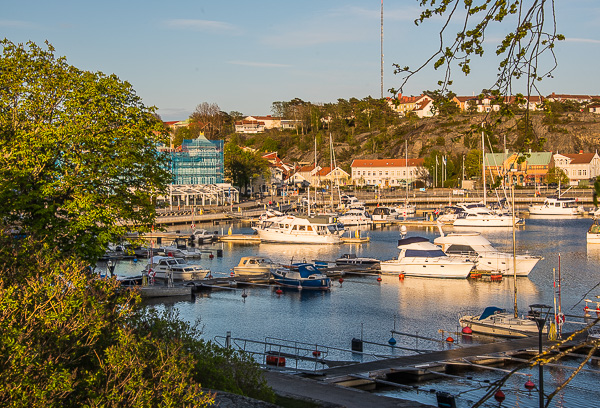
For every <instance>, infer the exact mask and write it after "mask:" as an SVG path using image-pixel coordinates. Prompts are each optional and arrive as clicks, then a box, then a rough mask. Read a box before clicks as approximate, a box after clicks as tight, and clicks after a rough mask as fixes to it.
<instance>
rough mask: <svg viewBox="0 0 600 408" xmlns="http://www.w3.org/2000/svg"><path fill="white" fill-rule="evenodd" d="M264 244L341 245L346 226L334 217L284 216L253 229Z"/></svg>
mask: <svg viewBox="0 0 600 408" xmlns="http://www.w3.org/2000/svg"><path fill="white" fill-rule="evenodd" d="M252 229H253V230H254V231H256V233H257V234H258V236H259V238H260V240H261V241H262V242H278V243H290V244H339V243H341V242H342V239H341V236H342V234H343V233H344V231H345V229H344V226H343V225H342V224H340V223H338V222H336V220H335V218H334V217H306V216H300V215H298V216H294V215H284V216H281V217H272V218H269V219H267V220H264V221H262V222H261V223H260V224H258V225H256V226H254V227H252Z"/></svg>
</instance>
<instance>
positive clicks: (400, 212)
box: [394, 203, 417, 217]
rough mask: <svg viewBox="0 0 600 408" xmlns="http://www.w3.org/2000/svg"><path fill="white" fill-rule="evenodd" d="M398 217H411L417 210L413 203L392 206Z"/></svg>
mask: <svg viewBox="0 0 600 408" xmlns="http://www.w3.org/2000/svg"><path fill="white" fill-rule="evenodd" d="M394 210H395V211H396V214H397V216H399V217H412V216H414V215H415V213H416V212H417V206H415V205H413V204H408V203H405V204H400V205H398V206H396V207H395V208H394Z"/></svg>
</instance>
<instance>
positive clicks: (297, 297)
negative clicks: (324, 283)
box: [271, 284, 331, 301]
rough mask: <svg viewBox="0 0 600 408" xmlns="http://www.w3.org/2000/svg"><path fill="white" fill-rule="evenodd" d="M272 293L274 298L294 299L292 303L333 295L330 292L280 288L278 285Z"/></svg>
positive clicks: (274, 286)
mask: <svg viewBox="0 0 600 408" xmlns="http://www.w3.org/2000/svg"><path fill="white" fill-rule="evenodd" d="M278 290H281V293H278ZM271 292H272V295H273V296H285V297H286V299H292V301H310V300H314V299H321V298H325V297H329V296H330V295H331V291H330V290H310V289H306V290H298V289H297V288H290V287H285V286H279V285H277V284H275V285H273V286H272V287H271Z"/></svg>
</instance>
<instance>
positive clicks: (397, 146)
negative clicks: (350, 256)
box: [284, 112, 600, 168]
mask: <svg viewBox="0 0 600 408" xmlns="http://www.w3.org/2000/svg"><path fill="white" fill-rule="evenodd" d="M496 120H498V122H499V123H498V125H497V127H496V129H494V131H493V133H492V137H491V138H490V142H491V144H492V145H493V147H494V150H495V151H502V149H503V147H504V146H506V148H508V149H509V150H511V151H513V150H519V149H521V150H523V149H524V148H525V149H528V148H532V150H534V151H536V150H537V151H542V150H543V151H553V152H556V151H559V152H564V153H576V152H578V151H580V150H583V151H585V152H593V151H595V150H598V149H599V148H600V115H596V114H592V113H579V112H578V113H565V114H562V115H559V116H554V117H548V115H546V114H544V113H541V112H534V113H532V114H531V115H530V118H529V120H530V127H529V129H530V131H529V132H528V133H527V132H526V126H525V120H524V117H523V116H520V117H515V118H512V119H508V120H505V119H499V118H498V117H495V116H494V115H487V116H486V115H484V114H478V115H473V114H466V113H465V114H460V115H454V116H452V117H450V118H440V117H434V118H427V119H416V118H412V119H408V118H407V119H403V120H402V121H401V123H399V124H395V125H392V126H388V127H385V128H382V129H378V130H374V131H371V132H365V133H360V134H356V135H352V136H348V135H346V136H344V137H341V136H336V135H335V134H333V138H334V149H335V153H336V158H337V161H338V163H341V165H343V166H345V167H346V168H347V167H349V165H350V163H351V161H352V159H355V158H388V157H395V158H402V157H404V154H405V152H404V149H405V143H406V141H408V155H409V157H412V158H415V157H426V156H428V155H430V154H431V153H432V152H433V151H438V152H440V153H442V154H447V155H451V156H455V157H456V156H460V155H462V154H466V153H468V152H469V151H470V150H472V149H481V134H480V133H479V131H478V130H476V129H474V126H477V125H478V124H480V123H482V122H484V121H485V122H487V123H491V122H494V121H496ZM305 137H306V138H308V137H313V138H314V136H310V135H306V136H305ZM528 139H529V140H533V141H536V140H537V141H539V143H538V145H537V147H536V145H535V144H529V145H528V144H526V141H527V140H528ZM490 142H486V143H490ZM307 145H308V146H310V144H309V143H308V142H305V143H304V147H305V149H304V150H301V149H300V148H299V147H298V144H296V145H295V146H291V147H290V148H289V149H288V150H287V152H286V154H285V156H286V157H285V158H284V160H290V161H302V160H303V161H307V162H312V161H313V160H314V151H312V150H310V149H306V146H307ZM322 145H323V146H325V147H323V148H321V151H320V152H319V157H320V159H319V160H325V159H321V158H326V159H327V160H328V158H329V151H328V148H327V147H326V143H323V144H322ZM489 148H490V145H489V144H486V151H489Z"/></svg>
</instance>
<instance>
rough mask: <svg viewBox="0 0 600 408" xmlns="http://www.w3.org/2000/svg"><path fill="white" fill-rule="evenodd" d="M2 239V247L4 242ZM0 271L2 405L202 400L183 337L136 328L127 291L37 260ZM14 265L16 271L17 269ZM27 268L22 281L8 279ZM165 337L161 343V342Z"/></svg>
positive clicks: (133, 298)
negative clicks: (158, 334) (156, 333)
mask: <svg viewBox="0 0 600 408" xmlns="http://www.w3.org/2000/svg"><path fill="white" fill-rule="evenodd" d="M3 243H6V242H5V240H4V239H3ZM30 261H31V262H30V264H29V265H27V266H24V267H21V265H12V266H9V265H6V264H5V265H3V267H2V268H1V269H0V311H1V312H0V404H1V405H2V406H11V407H30V406H34V407H39V406H46V407H80V406H90V407H100V406H102V407H152V406H170V407H184V406H190V405H194V406H208V405H209V404H210V403H211V402H212V397H211V395H209V394H206V393H204V392H203V391H202V390H201V389H200V384H199V383H198V382H197V381H196V380H195V379H194V374H195V373H194V370H193V368H192V367H191V366H190V364H189V361H190V354H189V353H188V352H186V350H185V348H184V342H183V341H182V339H181V338H176V337H170V338H168V339H166V338H165V337H160V336H159V337H151V336H147V335H145V333H144V331H140V330H138V327H136V321H138V315H143V313H144V311H143V309H139V308H138V307H137V306H136V305H137V302H138V297H137V295H136V294H135V293H134V292H129V291H119V290H118V283H117V282H116V281H115V280H114V279H97V278H91V277H89V276H88V275H87V274H86V273H84V270H83V266H82V265H81V264H79V263H77V262H72V261H69V260H64V261H61V262H56V261H53V260H48V259H46V258H44V257H43V256H38V257H36V258H32V259H30ZM12 269H19V271H14V270H12ZM21 269H27V272H28V273H26V275H27V278H25V279H24V280H23V281H22V282H11V281H10V280H9V279H6V277H5V276H7V275H8V276H12V275H15V274H16V273H18V272H21V271H20V270H21ZM165 340H166V341H165Z"/></svg>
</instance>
